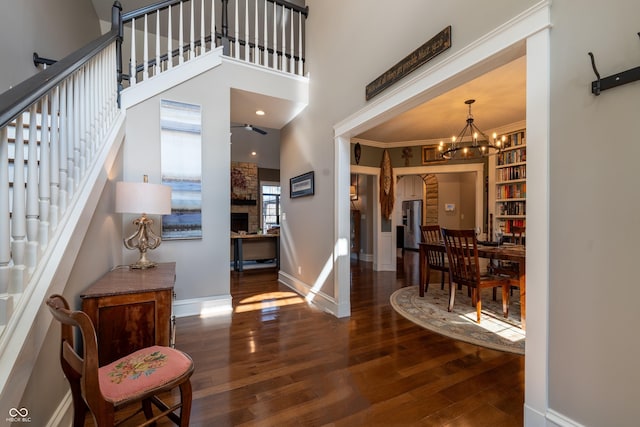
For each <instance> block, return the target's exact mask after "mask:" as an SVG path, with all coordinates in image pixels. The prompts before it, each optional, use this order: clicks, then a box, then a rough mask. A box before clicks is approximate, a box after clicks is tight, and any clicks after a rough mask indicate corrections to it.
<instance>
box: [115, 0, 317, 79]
mask: <svg viewBox="0 0 640 427" xmlns="http://www.w3.org/2000/svg"><path fill="white" fill-rule="evenodd" d="M307 15H308V9H307V8H303V7H300V6H297V5H294V4H292V3H289V2H287V1H283V0H168V1H164V2H160V3H157V4H154V5H152V6H149V7H147V8H144V9H140V10H137V11H134V12H130V13H125V14H123V16H122V22H123V34H124V36H125V37H124V38H125V40H127V41H126V42H124V43H123V45H122V51H123V55H122V56H123V58H128V60H126V61H125V64H126V65H125V66H124V70H123V75H122V81H123V85H124V86H127V85H129V86H135V85H136V84H137V83H140V82H141V81H144V80H148V79H149V78H152V77H153V76H157V75H159V74H161V73H163V72H165V71H167V70H170V69H172V68H173V67H175V66H176V65H180V64H182V63H184V62H185V61H188V60H189V59H193V58H196V57H198V56H200V55H203V54H205V53H206V52H208V51H211V50H213V49H215V48H216V47H222V49H223V54H224V55H225V56H228V57H232V58H235V59H238V60H241V61H244V62H249V63H252V64H255V65H258V66H262V67H267V68H271V69H274V70H278V71H282V72H285V73H290V74H296V75H304V72H305V69H304V26H305V19H306V17H307ZM230 17H233V19H229V18H230ZM127 82H128V83H127Z"/></svg>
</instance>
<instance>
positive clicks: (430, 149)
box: [422, 145, 444, 165]
mask: <svg viewBox="0 0 640 427" xmlns="http://www.w3.org/2000/svg"><path fill="white" fill-rule="evenodd" d="M443 161H444V159H443V158H442V153H441V152H440V150H438V146H433V145H426V146H423V147H422V164H423V165H424V164H427V163H434V162H443Z"/></svg>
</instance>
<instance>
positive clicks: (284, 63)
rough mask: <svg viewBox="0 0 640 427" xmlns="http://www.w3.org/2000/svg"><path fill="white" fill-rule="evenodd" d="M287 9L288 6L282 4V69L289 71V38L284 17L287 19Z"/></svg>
mask: <svg viewBox="0 0 640 427" xmlns="http://www.w3.org/2000/svg"><path fill="white" fill-rule="evenodd" d="M286 10H287V8H286V7H284V6H282V18H281V19H280V30H281V31H282V37H281V40H282V61H281V63H280V70H282V71H287V55H286V53H287V39H286V32H285V30H284V29H285V27H286V25H285V23H284V19H285V14H286Z"/></svg>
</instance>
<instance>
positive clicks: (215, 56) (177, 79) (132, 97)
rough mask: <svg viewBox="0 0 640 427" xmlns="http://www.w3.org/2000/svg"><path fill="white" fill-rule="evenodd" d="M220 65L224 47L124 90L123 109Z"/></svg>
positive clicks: (122, 96)
mask: <svg viewBox="0 0 640 427" xmlns="http://www.w3.org/2000/svg"><path fill="white" fill-rule="evenodd" d="M220 64H222V46H220V47H217V48H215V49H214V50H210V51H209V52H207V53H205V54H203V55H201V56H198V57H197V58H194V59H191V60H190V61H188V62H186V63H184V64H183V65H182V66H180V67H174V68H171V69H170V70H166V71H163V72H162V73H160V74H158V75H157V76H153V77H150V78H148V79H146V80H143V81H142V82H140V83H137V84H135V85H133V86H130V87H128V88H126V89H124V90H123V91H122V93H121V104H122V109H123V110H126V109H128V108H131V107H133V106H134V105H137V104H139V103H141V102H144V101H146V100H147V99H149V98H151V97H154V96H156V95H158V94H159V93H162V92H164V91H166V90H169V89H171V88H172V87H175V86H178V85H180V84H181V83H183V82H185V81H187V80H189V79H192V78H194V77H196V76H198V75H200V74H202V73H204V72H206V71H209V70H211V69H213V68H215V67H217V66H218V65H220Z"/></svg>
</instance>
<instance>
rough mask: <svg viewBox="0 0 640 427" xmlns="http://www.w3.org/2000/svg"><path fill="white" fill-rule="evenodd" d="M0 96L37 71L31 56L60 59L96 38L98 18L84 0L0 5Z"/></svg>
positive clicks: (33, 0)
mask: <svg viewBox="0 0 640 427" xmlns="http://www.w3.org/2000/svg"><path fill="white" fill-rule="evenodd" d="M0 33H1V34H2V37H0V54H2V63H1V64H0V92H4V91H6V90H9V88H10V87H12V86H15V85H17V84H18V83H20V82H22V81H24V80H26V79H27V78H28V77H30V76H32V75H33V74H36V73H37V72H38V71H39V70H38V69H37V68H36V67H35V66H34V65H33V53H34V52H37V53H38V54H39V55H40V56H44V57H46V58H50V59H56V60H57V59H62V58H64V57H65V56H66V55H68V54H70V53H72V52H74V51H75V50H77V49H78V48H80V47H82V46H84V45H85V44H87V43H89V42H90V41H92V40H95V39H96V38H98V37H99V36H100V27H99V25H98V17H97V16H96V13H95V11H94V9H93V5H92V4H91V2H90V1H87V0H46V1H45V0H21V1H9V0H6V1H2V2H0Z"/></svg>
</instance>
